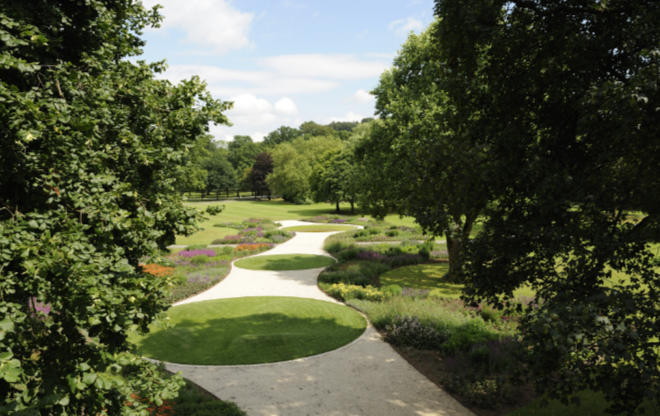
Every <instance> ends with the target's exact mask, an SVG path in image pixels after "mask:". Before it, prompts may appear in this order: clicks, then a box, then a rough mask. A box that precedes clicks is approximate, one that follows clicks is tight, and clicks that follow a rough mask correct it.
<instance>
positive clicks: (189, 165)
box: [175, 135, 213, 194]
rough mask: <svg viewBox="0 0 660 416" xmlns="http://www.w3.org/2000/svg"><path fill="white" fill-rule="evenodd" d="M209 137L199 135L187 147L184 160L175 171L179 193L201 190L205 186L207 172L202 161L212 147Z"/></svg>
mask: <svg viewBox="0 0 660 416" xmlns="http://www.w3.org/2000/svg"><path fill="white" fill-rule="evenodd" d="M211 137H212V136H211V135H205V136H200V137H199V138H198V139H197V140H196V141H195V143H194V144H192V145H191V146H188V147H187V152H185V157H184V160H182V163H181V165H180V166H179V167H178V168H177V171H176V185H175V186H176V189H177V190H178V191H179V192H180V193H182V194H183V193H184V192H190V191H202V190H204V189H205V188H206V180H207V175H208V172H207V171H206V169H205V168H204V166H203V163H204V160H205V159H206V158H207V157H208V156H209V152H210V151H211V149H213V144H212V143H211Z"/></svg>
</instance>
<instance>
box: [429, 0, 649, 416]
mask: <svg viewBox="0 0 660 416" xmlns="http://www.w3.org/2000/svg"><path fill="white" fill-rule="evenodd" d="M436 13H437V15H438V17H439V19H440V20H439V22H440V23H439V25H438V28H437V32H436V42H437V44H438V45H439V46H440V47H441V50H442V53H443V54H444V55H445V56H446V57H447V64H448V65H449V68H450V70H451V72H452V73H454V74H460V75H462V76H465V77H470V78H472V79H475V80H478V84H477V86H478V87H479V88H473V89H469V90H468V91H467V94H463V95H462V96H463V97H465V96H467V97H468V99H470V100H473V102H476V103H478V106H477V108H478V109H479V113H480V117H481V120H482V123H481V124H482V126H483V128H482V131H483V134H482V135H481V136H480V137H477V139H478V140H477V143H478V144H479V145H480V146H482V147H483V148H485V149H488V158H489V161H490V162H489V163H490V172H491V173H490V174H489V175H488V176H489V177H490V178H493V179H494V180H492V181H491V187H490V190H491V192H492V195H493V200H494V201H495V202H494V203H492V204H489V205H488V207H487V210H486V211H485V218H486V222H485V224H484V230H483V232H482V233H480V234H479V236H478V237H477V238H476V239H475V240H473V241H472V242H471V243H470V244H469V247H468V255H467V258H468V259H469V261H468V262H467V265H466V266H467V267H466V269H465V271H466V276H467V283H468V293H469V295H470V296H471V297H472V298H473V299H474V298H479V299H487V300H489V301H491V302H494V303H501V302H504V301H505V300H506V299H508V298H509V297H510V295H511V293H512V291H513V290H514V289H515V288H517V287H519V286H521V285H523V284H528V285H530V286H532V287H533V288H534V289H535V290H536V294H537V295H536V296H537V303H536V304H535V306H534V307H533V308H529V309H528V310H527V312H526V316H525V318H524V319H523V321H522V322H521V325H520V331H521V335H522V341H523V343H524V345H525V347H526V348H525V351H526V352H527V353H528V358H529V360H528V365H529V369H530V370H531V373H532V374H533V375H534V376H535V377H534V379H535V381H536V382H537V387H538V388H539V389H540V390H542V391H545V392H549V393H551V395H553V396H556V397H560V398H564V399H566V398H567V397H569V396H570V395H571V394H573V393H575V392H577V391H580V390H582V389H585V388H589V389H594V390H599V391H602V392H604V393H605V396H606V398H607V399H608V400H609V401H610V402H611V403H612V404H613V406H614V407H613V410H617V411H622V410H627V411H633V410H634V409H635V408H636V407H637V406H638V405H639V404H640V403H642V401H643V399H644V398H649V399H650V398H654V399H656V400H660V367H658V361H659V359H660V353H659V351H660V349H659V348H658V341H657V334H658V333H660V326H659V325H660V322H659V321H658V319H657V317H658V316H659V315H660V309H659V304H658V290H659V289H660V276H659V274H658V272H657V270H656V269H655V268H654V267H653V253H652V252H651V250H650V247H651V244H654V243H657V242H658V240H659V239H660V221H659V220H660V211H659V208H660V201H659V200H658V198H659V195H660V194H659V193H658V191H659V190H660V179H659V177H658V175H657V167H658V166H660V142H659V141H658V138H659V137H660V124H659V123H658V119H659V116H660V88H659V84H658V79H660V49H659V46H660V30H659V29H658V23H657V22H658V21H660V3H659V2H657V1H635V2H630V1H607V2H605V1H591V0H569V1H557V0H553V1H551V0H535V1H522V0H521V1H506V2H505V1H500V2H497V1H495V2H493V1H485V0H484V1H478V2H471V3H470V4H469V5H466V4H465V2H462V1H457V0H438V1H437V2H436ZM454 96H455V97H456V98H455V99H457V100H458V99H460V96H461V94H459V93H458V92H456V93H455V94H452V97H454Z"/></svg>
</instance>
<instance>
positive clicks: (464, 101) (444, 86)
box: [356, 23, 489, 281]
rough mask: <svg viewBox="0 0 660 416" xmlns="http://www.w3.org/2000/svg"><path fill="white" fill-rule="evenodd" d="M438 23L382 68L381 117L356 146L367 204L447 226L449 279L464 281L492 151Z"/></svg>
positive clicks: (427, 227)
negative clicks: (481, 142) (451, 65)
mask: <svg viewBox="0 0 660 416" xmlns="http://www.w3.org/2000/svg"><path fill="white" fill-rule="evenodd" d="M436 25H437V23H434V24H432V25H431V26H430V27H429V28H428V29H427V30H426V31H425V32H424V33H422V34H420V35H415V34H411V35H410V37H409V38H408V40H407V41H406V42H405V44H404V45H403V46H402V48H401V51H400V52H399V55H398V56H397V57H396V58H395V60H394V65H393V67H392V68H391V69H390V70H388V71H386V72H384V73H383V75H382V76H381V78H380V82H379V84H378V86H377V87H376V89H375V90H374V91H373V94H374V95H375V96H376V113H377V114H378V115H379V117H380V120H379V121H378V122H376V123H373V124H372V125H371V127H370V128H371V132H370V135H369V137H367V138H365V139H364V140H362V141H361V143H360V144H359V145H358V147H357V150H356V154H357V156H358V159H359V160H360V163H361V164H362V165H363V166H364V167H365V169H364V170H363V172H364V175H365V176H364V180H363V184H364V185H363V192H362V198H361V202H362V206H364V207H365V208H366V209H368V210H369V211H370V212H371V213H372V214H374V215H376V216H383V215H385V214H387V213H388V212H391V211H394V212H398V213H400V214H404V215H411V216H413V217H415V219H416V221H417V222H418V223H419V224H420V225H421V226H422V228H423V229H424V231H425V232H428V233H430V234H432V235H441V234H444V235H445V236H446V240H447V251H448V253H449V271H448V273H447V279H449V280H452V281H461V280H462V263H463V259H464V246H465V244H466V242H467V240H468V239H469V236H470V233H471V231H472V227H473V225H474V222H475V221H476V220H477V218H478V216H479V214H480V213H481V212H482V210H483V209H484V207H485V206H486V203H487V202H488V200H489V191H488V181H487V180H486V179H487V177H486V175H485V172H487V170H486V168H487V158H486V151H485V149H484V148H482V147H479V146H478V145H475V137H478V136H479V135H480V134H481V129H480V128H479V123H480V117H479V114H478V112H477V111H475V108H474V104H473V101H472V100H471V97H470V96H469V95H468V94H467V92H469V91H470V90H471V89H472V88H473V86H472V83H473V81H471V80H469V79H467V78H462V77H461V76H457V75H456V74H453V73H452V72H451V71H449V70H448V68H447V63H446V57H445V56H443V54H442V53H441V52H442V51H441V49H440V48H439V47H438V46H437V45H436V43H435V42H434V39H433V37H432V32H433V31H434V30H435V26H436ZM461 75H462V74H461ZM453 92H462V93H463V94H464V95H463V96H458V95H457V96H456V97H454V95H453Z"/></svg>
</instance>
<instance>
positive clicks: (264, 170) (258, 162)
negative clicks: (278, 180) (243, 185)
mask: <svg viewBox="0 0 660 416" xmlns="http://www.w3.org/2000/svg"><path fill="white" fill-rule="evenodd" d="M272 171H273V158H272V157H271V156H270V155H269V154H268V153H266V152H261V153H259V154H257V156H255V160H254V164H253V165H252V168H251V169H250V175H249V179H248V180H249V182H250V189H252V192H254V193H255V195H264V194H267V195H268V198H270V189H268V184H267V183H266V177H267V176H268V175H269V174H270V173H271V172H272Z"/></svg>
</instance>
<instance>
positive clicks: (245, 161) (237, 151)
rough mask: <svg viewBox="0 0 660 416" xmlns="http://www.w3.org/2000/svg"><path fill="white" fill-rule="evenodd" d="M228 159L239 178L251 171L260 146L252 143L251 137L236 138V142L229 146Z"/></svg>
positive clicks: (233, 141)
mask: <svg viewBox="0 0 660 416" xmlns="http://www.w3.org/2000/svg"><path fill="white" fill-rule="evenodd" d="M227 149H228V151H229V152H228V155H227V158H228V160H229V162H230V163H231V165H232V166H233V167H234V170H235V171H236V174H237V175H238V177H239V178H241V177H242V175H243V173H244V172H246V171H249V169H250V168H251V167H252V165H253V164H254V160H255V157H256V156H257V154H259V145H258V144H257V143H254V142H253V141H252V138H251V137H250V136H234V140H232V141H230V142H229V143H228V144H227Z"/></svg>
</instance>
